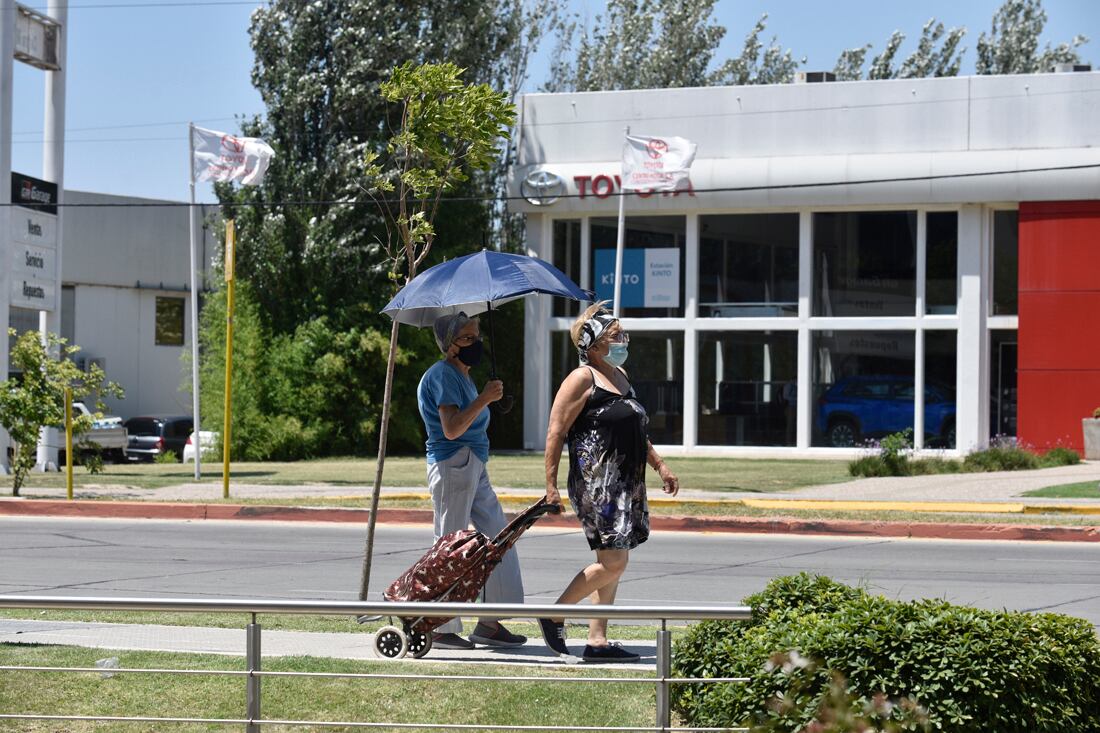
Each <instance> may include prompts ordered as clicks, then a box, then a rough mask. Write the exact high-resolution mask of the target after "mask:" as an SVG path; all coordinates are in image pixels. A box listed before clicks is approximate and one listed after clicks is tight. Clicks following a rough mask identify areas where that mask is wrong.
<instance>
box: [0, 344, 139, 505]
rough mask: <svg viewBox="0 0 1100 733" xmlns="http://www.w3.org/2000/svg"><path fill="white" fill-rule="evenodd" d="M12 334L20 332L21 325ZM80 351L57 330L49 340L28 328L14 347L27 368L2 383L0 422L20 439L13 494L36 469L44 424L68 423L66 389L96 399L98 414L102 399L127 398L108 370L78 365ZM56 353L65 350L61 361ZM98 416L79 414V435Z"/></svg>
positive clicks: (15, 360)
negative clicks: (38, 447) (85, 367)
mask: <svg viewBox="0 0 1100 733" xmlns="http://www.w3.org/2000/svg"><path fill="white" fill-rule="evenodd" d="M8 334H9V335H11V336H16V335H17V333H16V330H15V329H13V328H12V329H8ZM79 351H80V347H79V346H75V345H73V346H69V345H67V342H66V341H65V339H63V338H61V337H59V336H58V335H57V334H55V333H47V334H46V343H45V344H43V343H42V336H41V334H39V333H38V332H36V331H25V332H24V333H23V334H22V335H20V336H19V337H18V338H17V339H16V342H15V347H14V348H13V349H12V351H11V367H12V369H14V370H17V371H20V372H22V374H21V376H20V377H18V378H16V379H6V380H4V381H3V382H0V424H2V425H3V426H4V428H6V429H7V431H8V434H9V435H10V436H11V439H12V441H13V442H14V443H15V454H14V456H13V457H12V461H11V468H12V496H19V490H20V488H22V486H23V482H24V481H25V480H26V478H27V474H28V473H29V472H30V470H31V469H32V468H34V461H35V451H36V447H37V444H38V435H39V433H40V432H41V431H42V428H44V427H49V426H53V425H62V424H64V422H65V388H66V387H71V388H72V397H73V400H74V401H84V402H85V403H88V402H89V398H90V397H93V396H94V398H95V400H94V403H92V404H94V405H95V408H96V410H97V412H96V413H95V417H102V413H101V412H98V411H101V410H103V409H104V404H103V401H102V397H104V396H112V397H122V395H123V393H122V388H121V387H119V386H118V385H117V384H115V383H114V382H108V381H105V378H106V375H104V373H103V369H102V368H101V367H100V366H99V365H97V364H92V365H90V366H89V367H88V370H87V371H82V370H80V369H78V368H77V366H76V364H74V363H73V362H72V361H71V357H72V356H73V355H75V354H76V353H77V352H79ZM53 354H60V356H61V358H60V359H55V358H54V357H53ZM94 419H95V418H93V417H92V416H90V415H80V416H77V415H74V416H73V433H75V434H79V433H85V432H87V431H89V430H91V428H92V422H93V420H94Z"/></svg>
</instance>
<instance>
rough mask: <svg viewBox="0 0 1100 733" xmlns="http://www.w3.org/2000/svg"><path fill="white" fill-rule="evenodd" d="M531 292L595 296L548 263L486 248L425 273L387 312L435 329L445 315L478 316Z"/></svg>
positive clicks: (580, 297)
mask: <svg viewBox="0 0 1100 733" xmlns="http://www.w3.org/2000/svg"><path fill="white" fill-rule="evenodd" d="M531 293H546V294H547V295H558V296H561V297H563V298H569V299H571V300H592V297H593V296H592V294H591V293H589V292H587V291H584V290H581V289H580V288H579V287H577V285H576V283H574V282H573V281H572V280H570V279H569V278H568V277H566V275H565V274H564V273H562V271H561V270H559V269H558V268H556V267H554V266H553V265H551V264H550V263H549V262H545V261H543V260H540V259H538V258H537V257H527V256H525V255H514V254H507V253H505V252H493V251H490V250H481V251H480V252H477V253H475V254H472V255H466V256H465V257H459V258H457V259H453V260H448V261H447V262H443V263H441V264H438V265H436V266H435V267H430V268H428V269H427V270H425V271H424V272H422V273H420V274H419V275H417V276H416V277H415V278H413V280H412V282H410V283H409V284H408V285H406V286H405V287H403V288H401V291H400V292H399V293H398V294H397V295H395V296H394V298H393V300H391V301H390V302H389V305H387V306H386V307H385V308H383V309H382V312H383V313H386V314H388V315H389V316H390V317H391V318H393V319H394V320H395V321H398V322H400V323H407V324H409V325H410V326H430V325H431V324H433V323H434V322H435V319H436V318H439V317H440V316H445V315H450V314H452V313H458V312H459V311H462V312H463V313H465V314H466V315H468V316H473V315H476V314H478V313H482V312H484V311H487V310H491V309H492V308H496V307H497V306H500V305H503V304H504V303H508V302H510V301H513V300H516V299H518V298H522V297H523V296H525V295H529V294H531Z"/></svg>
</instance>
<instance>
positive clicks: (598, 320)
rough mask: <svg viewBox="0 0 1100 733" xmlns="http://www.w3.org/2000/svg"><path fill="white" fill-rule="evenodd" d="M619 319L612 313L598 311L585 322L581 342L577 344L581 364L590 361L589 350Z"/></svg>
mask: <svg viewBox="0 0 1100 733" xmlns="http://www.w3.org/2000/svg"><path fill="white" fill-rule="evenodd" d="M618 320H619V319H618V318H616V317H615V316H613V315H611V314H610V313H606V312H604V313H597V314H596V315H594V316H592V317H591V318H589V319H588V320H587V321H585V322H584V325H583V326H581V339H580V343H579V344H577V356H578V357H579V358H580V360H581V364H587V363H588V350H589V349H591V348H592V346H593V345H595V343H596V342H597V341H599V339H600V336H602V335H603V332H604V331H606V330H607V329H608V328H610V327H611V324H612V323H615V322H616V321H618Z"/></svg>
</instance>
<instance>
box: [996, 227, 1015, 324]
mask: <svg viewBox="0 0 1100 733" xmlns="http://www.w3.org/2000/svg"><path fill="white" fill-rule="evenodd" d="M1017 220H1018V215H1017V213H1016V212H1015V211H995V212H993V315H995V316H1014V315H1016V314H1017V313H1018V312H1019V293H1018V291H1019V287H1020V285H1019V268H1020V241H1019V227H1018V223H1017Z"/></svg>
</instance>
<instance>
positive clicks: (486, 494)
mask: <svg viewBox="0 0 1100 733" xmlns="http://www.w3.org/2000/svg"><path fill="white" fill-rule="evenodd" d="M428 490H429V491H431V493H432V509H433V512H434V514H435V521H434V524H435V538H436V539H439V538H440V537H442V536H443V535H445V534H449V533H450V532H457V531H458V530H460V529H467V528H468V527H469V526H470V523H471V522H472V523H473V525H474V529H476V530H477V531H479V532H481V533H482V534H484V535H487V536H488V537H490V538H492V537H496V535H497V533H498V532H500V530H502V529H504V527H505V525H506V524H508V522H507V520H506V519H505V518H504V510H503V509H501V508H500V502H499V501H498V500H497V495H496V494H495V493H494V492H493V487H492V486H491V485H490V484H489V472H488V471H486V470H485V464H484V463H482V462H481V459H480V458H478V457H477V456H476V455H474V452H473V451H472V450H470V449H469V448H461V449H459V451H458V453H455V454H454V455H453V456H451V457H450V458H447V459H445V460H442V461H438V462H436V463H430V464H428ZM482 598H483V599H484V601H485V602H486V603H523V578H522V577H520V572H519V555H517V554H516V551H515V549H512V550H509V551H508V552H507V553H505V555H504V559H503V560H501V563H500V565H498V566H497V569H496V570H494V571H493V573H492V575H490V576H489V582H487V583H486V584H485V591H484V592H483V594H482ZM436 631H437V632H438V633H440V634H448V633H453V634H459V633H462V619H460V618H455V619H452V620H451V621H448V622H447V623H445V624H443V625H442V626H440V627H439V628H438V629H436Z"/></svg>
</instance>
